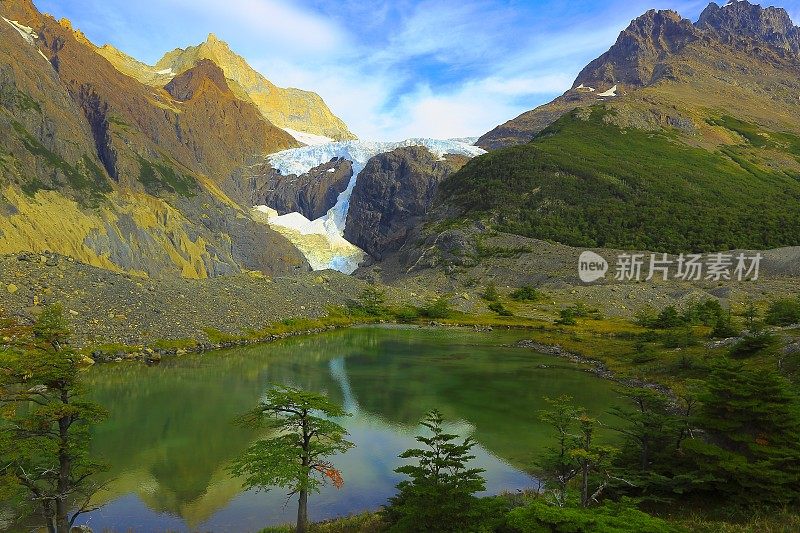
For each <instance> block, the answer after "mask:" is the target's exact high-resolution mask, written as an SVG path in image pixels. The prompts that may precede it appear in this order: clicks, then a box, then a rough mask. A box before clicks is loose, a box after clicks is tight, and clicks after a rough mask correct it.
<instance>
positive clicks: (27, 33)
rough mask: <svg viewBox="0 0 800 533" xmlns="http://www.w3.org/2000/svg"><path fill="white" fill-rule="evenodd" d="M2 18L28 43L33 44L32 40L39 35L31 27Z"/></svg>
mask: <svg viewBox="0 0 800 533" xmlns="http://www.w3.org/2000/svg"><path fill="white" fill-rule="evenodd" d="M3 20H5V21H6V22H8V24H9V25H10V26H11V27H12V28H14V29H15V30H17V32H18V33H19V34H20V35H21V36H22V38H23V39H25V40H26V41H27V42H28V44H30V45H33V42H34V41H35V40H36V39H38V38H39V35H38V34H37V33H36V32H35V31H33V28H31V27H28V26H25V25H23V24H20V23H19V22H17V21H16V20H8V19H7V18H5V17H3Z"/></svg>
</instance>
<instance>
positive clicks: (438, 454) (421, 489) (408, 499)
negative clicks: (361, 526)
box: [384, 410, 486, 532]
mask: <svg viewBox="0 0 800 533" xmlns="http://www.w3.org/2000/svg"><path fill="white" fill-rule="evenodd" d="M443 423H444V418H443V417H442V414H441V413H440V412H439V411H435V410H434V411H431V412H430V413H428V414H427V416H426V417H425V419H424V420H423V421H422V422H421V424H422V425H423V426H424V427H425V428H427V429H428V430H429V431H430V433H431V435H430V436H418V437H417V441H418V442H420V443H421V444H423V445H424V446H425V447H424V448H413V449H410V450H407V451H405V452H403V453H402V454H400V458H402V459H415V460H416V463H415V464H409V465H405V466H401V467H400V468H397V469H396V470H395V471H396V472H398V473H400V474H405V475H407V476H408V477H409V478H410V479H407V480H403V481H401V482H400V483H399V484H398V485H397V488H398V491H399V492H398V494H397V495H396V496H394V497H393V498H391V499H390V500H389V506H388V507H387V508H386V510H385V511H384V514H385V517H386V521H387V522H388V523H389V524H390V526H391V529H390V530H391V531H432V532H451V531H452V532H460V531H468V530H472V529H470V528H471V527H472V528H473V529H474V525H475V522H476V521H479V520H480V515H481V513H480V509H479V505H478V504H479V500H478V498H476V497H475V493H476V492H479V491H482V490H484V489H485V488H486V482H485V480H484V479H483V477H482V475H481V474H482V473H483V472H484V470H483V469H480V468H468V467H467V463H468V462H470V461H471V460H472V459H474V458H475V456H474V455H472V454H471V450H472V448H473V447H474V446H475V442H474V441H473V440H472V439H471V438H470V437H467V438H466V439H464V440H463V442H462V443H461V444H458V443H457V442H455V441H456V439H457V436H456V435H452V434H449V433H446V432H445V431H444V429H443V428H442V424H443Z"/></svg>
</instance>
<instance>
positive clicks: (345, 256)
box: [255, 130, 486, 274]
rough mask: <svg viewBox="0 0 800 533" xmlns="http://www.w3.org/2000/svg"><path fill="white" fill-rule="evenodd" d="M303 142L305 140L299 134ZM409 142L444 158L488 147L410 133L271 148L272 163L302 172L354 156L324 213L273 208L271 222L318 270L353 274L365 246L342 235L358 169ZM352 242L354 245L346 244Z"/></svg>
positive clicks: (262, 208) (283, 171)
mask: <svg viewBox="0 0 800 533" xmlns="http://www.w3.org/2000/svg"><path fill="white" fill-rule="evenodd" d="M287 131H288V130H287ZM290 133H291V132H290ZM292 135H294V134H292ZM295 138H297V137H295ZM298 140H300V139H298ZM301 142H303V141H302V140H301ZM407 146H424V147H425V148H427V149H428V150H430V151H431V153H433V154H434V155H436V156H437V157H440V158H441V157H444V155H446V154H455V155H465V156H468V157H475V156H478V155H481V154H484V153H486V151H485V150H483V149H482V148H479V147H477V146H472V145H470V144H467V143H464V142H460V141H457V140H439V139H406V140H405V141H400V142H369V141H341V142H328V143H325V144H316V145H311V146H305V147H302V148H293V149H291V150H284V151H282V152H278V153H276V154H272V155H271V156H269V158H268V159H269V162H270V164H271V165H272V167H273V168H274V169H276V170H278V171H280V172H281V174H284V175H287V174H296V175H298V176H299V175H301V174H305V173H306V172H308V171H309V170H311V169H312V168H314V167H316V166H318V165H321V164H323V163H327V162H328V161H330V160H331V159H333V158H334V157H340V158H343V159H347V160H349V161H352V163H353V177H352V178H350V182H349V183H348V184H347V188H346V189H345V190H344V191H343V192H342V193H341V194H339V197H338V198H337V201H336V205H334V206H333V207H332V208H331V209H330V210H329V211H328V212H327V213H326V214H325V215H324V216H322V217H320V218H318V219H316V220H308V219H307V218H306V217H304V216H303V215H301V214H300V213H289V214H286V215H282V216H276V215H277V213H275V215H272V214H271V213H270V214H269V216H268V217H267V218H268V221H267V223H268V224H269V225H270V226H271V227H273V228H274V229H276V230H277V231H279V232H281V233H284V235H285V236H286V237H287V238H288V239H289V240H290V241H292V242H293V243H294V244H295V246H297V247H298V249H299V250H300V251H301V252H303V254H304V255H305V256H306V259H308V261H309V263H310V264H311V266H312V268H314V269H315V270H320V269H324V268H331V269H334V270H339V271H340V272H344V273H346V274H351V273H352V272H353V271H355V269H356V268H357V267H358V263H359V262H360V261H361V260H362V259H363V258H364V252H363V251H361V250H360V249H359V248H357V247H356V246H354V245H353V244H351V243H349V242H347V241H346V240H345V239H344V237H342V235H344V226H345V222H346V220H347V211H348V209H349V207H350V196H351V195H352V193H353V188H354V187H355V185H356V179H357V178H358V174H359V173H360V172H361V171H362V170H363V169H364V166H365V165H366V164H367V161H369V160H370V159H371V158H372V157H374V156H376V155H378V154H381V153H384V152H390V151H392V150H394V149H395V148H402V147H407ZM255 209H257V210H260V211H261V212H262V213H268V210H269V208H267V207H266V206H256V207H255ZM269 211H271V210H269ZM281 228H282V229H283V231H282V230H281ZM310 235H315V236H318V237H323V239H319V238H313V239H310V238H309V236H310ZM348 245H349V247H351V248H348V247H347V246H348ZM320 246H321V247H322V248H325V249H322V248H320Z"/></svg>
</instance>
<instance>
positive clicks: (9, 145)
mask: <svg viewBox="0 0 800 533" xmlns="http://www.w3.org/2000/svg"><path fill="white" fill-rule="evenodd" d="M0 15H2V17H3V18H2V19H0V193H1V194H2V196H0V232H1V234H2V239H0V253H18V252H22V251H33V252H44V251H50V252H56V253H60V254H63V255H67V256H71V257H74V258H76V259H78V260H80V261H83V262H85V263H88V264H91V265H94V266H100V267H103V268H107V269H110V270H114V271H118V272H127V273H133V274H138V275H148V276H164V275H176V274H179V275H183V276H186V277H196V278H202V277H207V276H213V275H219V274H226V273H235V272H241V271H245V270H257V271H261V272H264V273H268V274H276V273H282V272H289V271H293V270H295V269H297V268H300V269H307V268H308V265H307V262H306V261H305V259H304V258H303V256H302V255H301V254H300V253H299V252H298V251H297V250H296V249H295V248H294V246H292V245H291V243H289V242H288V241H287V240H286V239H285V238H283V237H282V236H280V235H279V234H277V233H276V232H274V231H271V230H270V229H269V228H267V227H265V226H264V225H263V224H260V223H258V222H256V221H255V220H253V219H252V217H250V215H249V210H248V208H249V206H240V205H238V204H237V203H236V202H234V201H233V200H232V199H231V198H230V197H229V196H228V195H227V194H226V193H225V191H223V189H222V185H223V184H224V183H225V182H226V180H227V179H228V178H229V176H230V175H231V174H232V173H233V172H234V171H235V169H237V168H239V167H241V166H242V165H244V164H245V163H247V162H248V161H249V160H250V159H251V158H252V157H253V156H259V155H263V154H268V153H273V152H276V151H279V150H282V149H285V148H290V147H293V146H298V143H297V141H295V140H294V138H292V136H291V135H289V134H288V133H286V132H285V131H283V130H282V129H280V128H278V127H276V126H274V125H273V124H271V123H270V122H269V121H267V120H266V119H264V118H263V116H262V114H261V113H260V111H259V110H258V109H257V108H256V107H255V106H254V105H253V104H252V103H250V102H247V101H243V100H240V99H238V98H237V97H236V95H235V94H234V92H233V91H232V89H231V87H230V86H229V85H228V81H227V80H226V79H225V77H224V76H223V75H222V74H221V70H220V69H219V68H218V67H217V66H216V65H213V64H212V63H210V62H208V63H206V62H201V63H199V64H197V65H195V66H193V67H192V68H190V69H187V70H186V71H184V73H182V74H181V76H178V77H176V78H175V79H174V80H173V81H171V82H170V84H169V85H168V86H167V88H156V87H152V86H148V85H145V84H142V83H140V82H139V81H137V80H135V79H133V78H131V77H129V76H127V75H125V74H123V73H121V72H120V71H118V70H117V69H116V68H115V67H114V66H113V65H112V64H111V63H109V62H108V61H107V60H106V59H105V58H104V57H102V56H101V55H99V54H98V53H97V52H96V48H95V47H94V46H93V45H92V44H91V43H89V41H88V40H86V38H85V37H84V36H83V34H82V33H80V32H79V31H76V30H74V29H73V28H72V27H71V24H70V23H69V21H66V20H62V21H60V22H58V21H56V20H54V19H53V18H52V17H49V16H46V15H41V14H40V13H39V12H38V11H37V10H36V8H35V7H34V6H33V4H32V3H31V2H30V1H29V0H14V1H13V2H10V1H3V2H2V3H0ZM243 132H245V133H246V134H245V135H242V133H243Z"/></svg>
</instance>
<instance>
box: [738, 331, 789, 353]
mask: <svg viewBox="0 0 800 533" xmlns="http://www.w3.org/2000/svg"><path fill="white" fill-rule="evenodd" d="M777 342H778V338H777V337H775V335H773V334H772V333H770V332H768V331H758V332H756V333H751V334H749V335H746V336H745V337H744V338H743V339H742V340H740V341H739V342H738V343H736V344H735V345H734V346H733V347H732V348H731V352H730V353H731V357H735V358H738V359H743V358H746V357H752V356H754V355H756V354H758V353H761V352H763V351H765V350H768V349H770V348H772V347H774V346H775V345H776V344H777Z"/></svg>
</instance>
